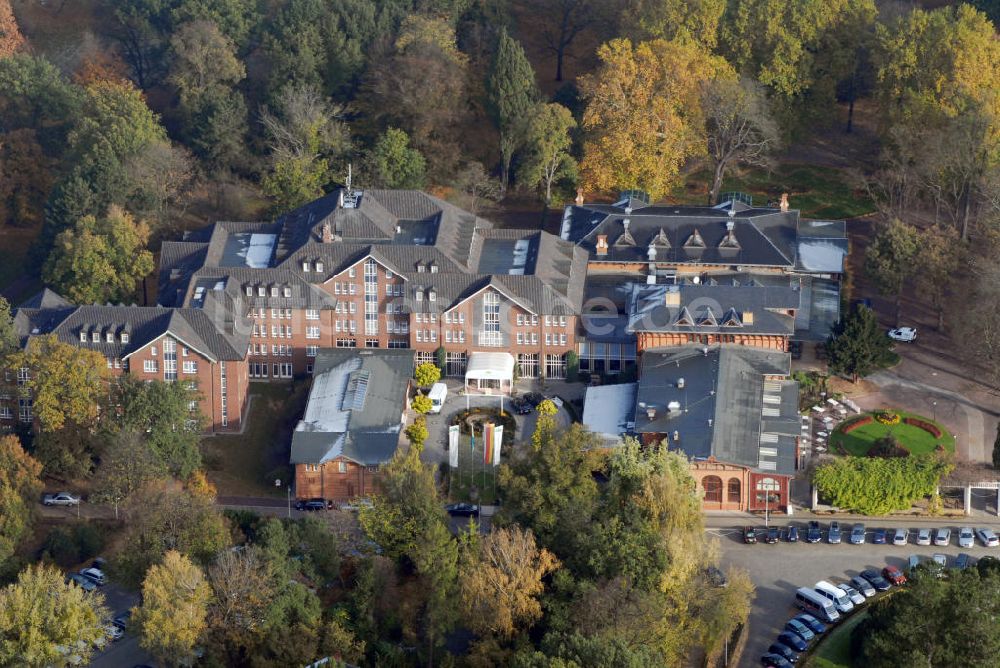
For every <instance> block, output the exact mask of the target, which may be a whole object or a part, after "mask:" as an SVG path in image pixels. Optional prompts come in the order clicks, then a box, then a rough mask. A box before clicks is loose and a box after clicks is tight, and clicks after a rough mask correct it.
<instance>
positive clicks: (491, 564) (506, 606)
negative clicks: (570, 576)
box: [461, 527, 560, 639]
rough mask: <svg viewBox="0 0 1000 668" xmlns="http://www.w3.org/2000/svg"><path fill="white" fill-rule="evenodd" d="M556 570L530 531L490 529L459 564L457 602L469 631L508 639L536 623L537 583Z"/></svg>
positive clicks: (538, 607) (539, 586) (538, 609)
mask: <svg viewBox="0 0 1000 668" xmlns="http://www.w3.org/2000/svg"><path fill="white" fill-rule="evenodd" d="M559 565H560V564H559V560H558V559H556V558H555V556H553V555H552V553H551V552H549V551H548V550H546V549H544V548H539V547H538V546H537V545H536V544H535V537H534V535H533V534H532V533H531V531H530V530H525V529H521V528H520V527H512V528H509V529H496V530H494V531H492V532H491V533H489V534H488V535H486V536H485V537H483V538H482V539H481V540H480V541H479V545H478V552H477V554H475V555H473V558H472V559H470V560H469V561H467V562H464V563H463V570H462V576H461V591H462V599H461V600H462V605H463V607H464V609H465V612H466V616H467V617H466V618H467V619H468V623H469V626H470V627H471V628H472V630H473V631H475V632H476V633H478V634H480V635H495V636H497V637H498V638H501V639H509V638H511V637H512V636H513V635H514V634H515V633H516V632H517V631H519V630H522V629H524V628H526V627H528V626H530V625H531V624H533V623H534V622H536V621H538V620H539V619H541V617H542V606H541V603H540V602H539V597H540V595H541V594H542V592H543V591H544V590H545V585H544V583H543V582H542V580H543V578H545V577H546V576H547V575H549V574H550V573H552V572H553V571H555V570H556V569H557V568H559Z"/></svg>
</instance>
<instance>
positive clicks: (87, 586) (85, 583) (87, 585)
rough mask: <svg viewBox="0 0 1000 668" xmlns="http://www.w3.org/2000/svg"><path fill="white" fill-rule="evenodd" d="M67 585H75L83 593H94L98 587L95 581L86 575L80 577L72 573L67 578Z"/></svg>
mask: <svg viewBox="0 0 1000 668" xmlns="http://www.w3.org/2000/svg"><path fill="white" fill-rule="evenodd" d="M66 584H75V585H76V586H77V587H79V588H80V589H82V590H83V591H94V590H95V589H97V585H96V584H94V581H93V580H91V579H90V578H88V577H86V576H85V575H80V574H79V573H70V574H69V575H67V576H66Z"/></svg>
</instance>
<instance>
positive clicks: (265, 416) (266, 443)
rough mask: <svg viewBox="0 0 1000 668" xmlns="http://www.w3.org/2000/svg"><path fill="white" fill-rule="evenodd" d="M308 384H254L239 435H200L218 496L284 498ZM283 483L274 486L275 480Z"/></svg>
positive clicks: (203, 453)
mask: <svg viewBox="0 0 1000 668" xmlns="http://www.w3.org/2000/svg"><path fill="white" fill-rule="evenodd" d="M308 388H309V384H308V383H307V382H301V381H297V382H295V384H294V385H293V384H291V383H285V382H282V383H252V384H251V385H250V394H251V396H252V400H251V405H250V421H249V423H248V424H247V426H246V429H245V430H244V431H243V433H242V434H234V435H225V436H209V437H206V438H204V439H202V442H201V455H202V459H203V460H204V463H205V470H206V474H207V475H208V479H209V480H211V481H212V483H213V484H214V485H215V486H216V488H217V489H218V490H219V496H275V497H280V498H285V488H284V485H285V484H287V482H286V480H287V479H288V478H289V477H290V476H291V467H289V466H288V455H289V451H290V450H289V449H290V447H291V442H292V430H293V429H294V428H295V425H296V423H297V422H298V420H299V418H301V417H302V410H303V408H304V407H305V400H306V397H307V395H308ZM275 478H280V479H282V487H281V488H275V487H274V479H275Z"/></svg>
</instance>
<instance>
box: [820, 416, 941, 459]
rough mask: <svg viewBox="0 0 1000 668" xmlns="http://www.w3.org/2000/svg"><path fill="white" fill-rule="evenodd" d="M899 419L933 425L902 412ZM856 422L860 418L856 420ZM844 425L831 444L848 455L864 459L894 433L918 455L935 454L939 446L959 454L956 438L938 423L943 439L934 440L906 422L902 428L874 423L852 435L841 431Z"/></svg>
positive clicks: (901, 422)
mask: <svg viewBox="0 0 1000 668" xmlns="http://www.w3.org/2000/svg"><path fill="white" fill-rule="evenodd" d="M899 415H900V418H906V417H917V418H920V419H921V420H925V421H927V422H933V421H932V420H931V419H930V418H927V417H924V416H922V415H916V414H915V413H903V412H899ZM854 419H857V418H856V417H855V418H854ZM848 423H849V422H848ZM843 424H846V423H842V425H839V426H838V427H837V429H836V430H835V431H834V432H833V434H831V435H830V444H831V445H832V446H836V445H837V444H839V445H842V446H843V447H844V449H845V450H847V452H848V453H850V454H852V455H856V456H859V457H860V456H864V454H865V453H867V452H868V449H869V448H870V447H871V446H872V445H873V444H874V443H875V441H877V440H878V439H880V438H882V437H883V436H886V435H887V434H890V433H891V434H893V435H894V436H895V437H896V439H897V440H898V441H899V443H900V445H902V446H903V447H904V448H906V449H907V450H909V451H910V453H911V454H914V455H920V454H924V453H927V452H933V451H934V449H935V448H936V447H937V446H938V445H941V446H942V447H944V449H945V450H948V451H949V452H954V451H955V437H954V436H952V435H951V434H949V433H948V430H947V429H945V428H944V427H943V426H941V424H939V423H937V422H934V424H936V425H937V427H938V429H940V430H941V432H942V436H941V438H934V436H933V435H932V434H931V433H930V432H927V431H924V430H923V429H920V428H919V427H914V426H913V425H908V424H903V421H902V419H900V422H899V424H896V425H891V426H890V425H885V424H882V423H880V422H879V421H877V420H874V421H872V422H871V423H870V424H866V425H864V426H862V427H858V428H857V429H855V430H853V431H851V432H850V433H849V434H845V433H843V432H842V431H840V427H841V426H843Z"/></svg>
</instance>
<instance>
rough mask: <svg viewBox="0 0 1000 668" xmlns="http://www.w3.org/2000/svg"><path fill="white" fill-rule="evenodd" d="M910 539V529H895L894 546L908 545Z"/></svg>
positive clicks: (893, 533)
mask: <svg viewBox="0 0 1000 668" xmlns="http://www.w3.org/2000/svg"><path fill="white" fill-rule="evenodd" d="M909 538H910V530H909V529H893V531H892V544H893V545H906V541H907V540H909Z"/></svg>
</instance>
